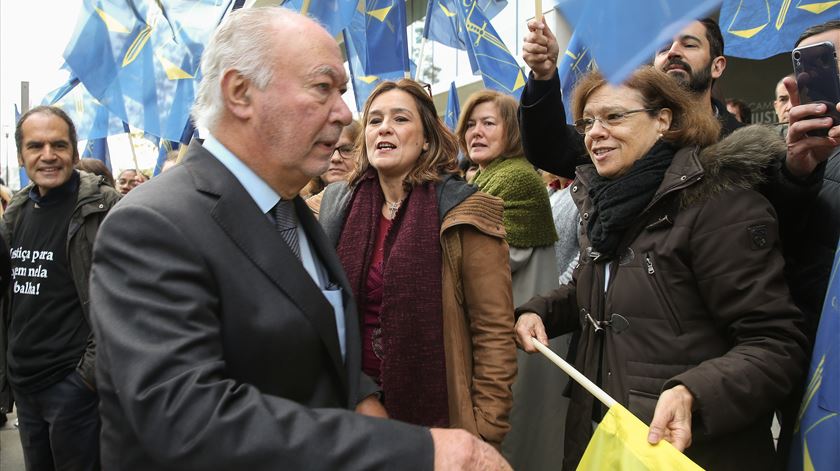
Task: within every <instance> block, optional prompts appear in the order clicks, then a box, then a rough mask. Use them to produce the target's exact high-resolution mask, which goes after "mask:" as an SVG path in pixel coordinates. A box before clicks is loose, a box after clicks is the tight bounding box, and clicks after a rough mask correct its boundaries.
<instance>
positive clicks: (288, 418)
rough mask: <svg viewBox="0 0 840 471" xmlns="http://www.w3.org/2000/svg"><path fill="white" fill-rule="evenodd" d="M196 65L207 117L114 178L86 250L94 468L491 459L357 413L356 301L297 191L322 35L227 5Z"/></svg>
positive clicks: (277, 16) (482, 465)
mask: <svg viewBox="0 0 840 471" xmlns="http://www.w3.org/2000/svg"><path fill="white" fill-rule="evenodd" d="M202 70H203V72H204V78H203V80H202V83H201V85H200V88H199V91H198V98H197V101H196V105H195V108H194V110H193V115H194V118H196V121H197V124H198V125H199V126H200V127H205V128H207V129H208V130H209V131H210V135H209V136H207V138H206V140H205V141H204V143H203V145H199V144H193V145H191V146H190V148H189V151H188V152H187V154H186V156H185V158H184V159H183V161H182V163H181V165H179V166H178V167H176V168H174V169H173V170H171V171H169V172H167V173H166V174H165V175H162V176H160V177H158V178H156V179H154V180H152V181H151V182H149V183H147V184H145V185H143V186H141V187H138V188H137V189H135V190H134V191H132V192H131V193H130V194H129V195H128V196H127V197H126V198H125V199H124V200H123V201H122V202H121V204H120V205H118V206H117V207H116V208H115V209H114V210H113V211H112V212H111V214H110V215H109V216H108V218H107V219H106V221H105V222H104V223H103V225H102V228H101V230H100V232H99V237H98V240H97V245H96V248H95V250H94V255H93V258H94V263H93V265H94V267H93V273H92V281H91V297H92V303H93V309H92V310H93V325H94V330H95V334H96V338H97V341H98V342H99V355H100V357H99V360H98V362H97V379H98V381H99V384H100V386H99V387H100V396H101V406H100V410H101V414H102V419H103V424H102V442H101V448H102V464H103V468H104V469H110V470H150V469H173V470H174V469H177V470H187V469H199V470H217V469H218V470H247V471H256V470H262V469H272V470H276V469H307V470H315V469H324V470H337V469H405V470H409V469H433V468H434V469H509V468H508V467H507V464H506V463H505V462H504V460H503V459H502V458H501V456H499V455H498V453H496V452H495V451H494V450H493V449H492V448H491V447H490V446H489V445H487V444H485V443H483V442H480V441H479V440H478V439H476V438H474V437H473V436H472V435H470V434H468V433H467V432H464V431H460V430H444V429H431V430H429V429H425V428H422V427H416V426H413V425H408V424H404V423H400V422H396V421H391V420H386V419H383V418H377V417H369V416H366V415H363V414H367V415H379V416H384V415H385V411H384V408H383V407H382V405H381V403H379V402H378V400H377V399H376V396H375V395H374V394H371V393H373V392H375V389H374V388H373V387H372V386H373V383H372V382H371V381H370V380H369V379H367V378H366V377H364V376H363V375H362V373H361V372H360V362H361V360H360V358H361V354H360V341H359V326H358V318H357V313H356V307H355V304H354V302H353V299H352V297H351V295H350V288H349V286H348V284H347V279H346V277H345V274H344V272H343V270H342V268H341V266H340V264H339V261H338V258H337V256H336V255H335V253H334V252H333V249H332V246H331V245H330V244H329V242H328V241H327V240H326V238H325V236H324V234H323V232H322V231H321V229H320V227H319V226H318V224H317V222H316V221H315V218H314V217H313V216H312V214H311V213H310V212H309V210H308V209H307V207H306V204H305V203H304V202H303V201H302V200H301V199H300V198H299V197H298V196H297V194H298V191H300V189H301V188H302V187H303V186H304V185H305V184H306V183H307V181H309V179H310V178H312V177H315V176H318V175H320V174H322V173H323V172H324V170H326V168H327V166H328V164H329V158H330V154H331V153H332V152H333V149H334V147H335V145H336V142H337V141H338V138H339V135H340V134H341V130H342V128H343V127H344V126H345V125H346V124H348V123H349V122H350V119H351V116H350V111H349V110H348V108H347V106H346V105H345V104H344V102H343V101H342V99H341V95H342V93H344V91H345V90H346V83H347V77H346V74H345V71H344V66H343V63H342V57H341V53H340V51H339V49H338V46H337V45H336V42H335V41H334V40H333V38H332V37H330V35H329V34H328V33H327V32H326V31H325V30H323V29H322V28H321V27H320V26H318V25H317V24H316V23H314V22H313V21H311V20H309V19H306V18H305V17H302V16H300V15H297V14H295V13H292V12H290V11H288V10H283V9H279V8H267V9H243V10H238V11H236V12H234V13H232V14H231V15H230V17H229V18H228V19H227V20H226V22H225V23H224V24H223V25H222V26H221V27H220V28H219V30H218V31H217V32H216V33H215V35H214V37H213V39H212V40H211V41H210V43H209V44H208V46H207V49H206V50H205V53H204V57H203V58H202ZM354 409H355V412H354Z"/></svg>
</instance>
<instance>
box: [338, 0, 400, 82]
mask: <svg viewBox="0 0 840 471" xmlns="http://www.w3.org/2000/svg"><path fill="white" fill-rule="evenodd" d="M359 6H360V7H363V9H360V10H358V11H357V12H356V14H355V15H354V16H353V19H352V21H351V22H350V24H349V25H348V26H347V30H346V32H347V33H348V34H349V36H350V40H351V41H352V42H353V45H354V48H355V54H356V56H357V57H358V59H359V63H360V64H361V67H362V69H361V70H363V71H364V74H365V75H377V74H390V73H393V72H394V71H408V70H409V68H410V66H409V60H408V39H407V37H406V19H405V0H364V1H361V2H359ZM346 36H347V35H345V37H346Z"/></svg>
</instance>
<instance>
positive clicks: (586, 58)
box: [557, 34, 598, 123]
mask: <svg viewBox="0 0 840 471" xmlns="http://www.w3.org/2000/svg"><path fill="white" fill-rule="evenodd" d="M597 68H598V67H597V65H596V64H595V59H593V58H592V54H590V51H589V48H588V47H586V45H585V44H583V42H582V41H581V40H580V36H578V35H576V34H572V38H571V39H570V40H569V45H568V46H567V47H566V52H565V53H564V54H563V57H561V58H560V65H559V66H558V67H557V71H558V73H559V74H560V85H561V86H562V87H563V105H564V108H565V109H566V122H567V123H571V122H574V118H573V117H572V103H571V101H572V91H573V90H574V89H575V86H576V85H577V81H578V79H579V78H580V77H582V76H584V75H586V73H587V72H589V71H590V70H594V69H597Z"/></svg>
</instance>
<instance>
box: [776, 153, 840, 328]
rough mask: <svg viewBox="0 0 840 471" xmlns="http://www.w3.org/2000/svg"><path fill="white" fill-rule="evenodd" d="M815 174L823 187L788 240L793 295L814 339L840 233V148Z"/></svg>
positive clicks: (791, 229) (790, 229)
mask: <svg viewBox="0 0 840 471" xmlns="http://www.w3.org/2000/svg"><path fill="white" fill-rule="evenodd" d="M812 177H813V178H818V179H822V188H820V190H819V193H818V194H817V195H816V197H815V198H814V199H813V201H811V202H807V203H806V204H803V205H802V206H801V207H800V215H801V216H800V217H801V218H800V219H799V221H797V222H796V223H795V224H789V225H787V230H788V232H787V233H786V234H785V239H784V242H785V262H786V266H785V273H786V275H787V279H788V280H789V282H790V289H791V294H792V295H793V299H794V301H795V302H796V304H797V306H799V308H800V309H802V312H803V314H805V321H806V324H807V330H806V333H807V334H808V337H809V340H811V341H812V342H813V340H814V336H815V335H816V330H817V325H818V324H819V319H820V314H821V312H822V308H823V302H824V300H825V293H826V290H827V289H828V282H829V279H830V276H831V266H832V262H833V260H834V251H835V250H837V238H838V234H840V147H838V148H836V149H834V152H833V153H832V154H831V156H830V157H829V158H828V161H827V162H826V163H825V164H823V165H821V166H820V167H819V168H818V170H817V171H816V172H814V174H813V175H812Z"/></svg>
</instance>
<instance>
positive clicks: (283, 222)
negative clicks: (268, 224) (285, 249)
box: [271, 200, 300, 260]
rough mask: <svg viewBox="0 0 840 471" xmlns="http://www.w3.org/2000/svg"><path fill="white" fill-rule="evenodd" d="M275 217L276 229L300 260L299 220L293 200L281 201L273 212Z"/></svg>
mask: <svg viewBox="0 0 840 471" xmlns="http://www.w3.org/2000/svg"><path fill="white" fill-rule="evenodd" d="M271 214H272V216H274V227H275V228H277V231H278V232H279V233H280V236H281V237H283V240H284V241H286V244H288V245H289V248H290V249H291V250H292V253H294V254H295V256H296V257H297V258H298V260H300V245H299V243H298V235H297V218H296V217H295V205H294V202H292V201H291V200H280V201H279V202H277V204H276V205H275V206H274V208H272V210H271Z"/></svg>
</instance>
